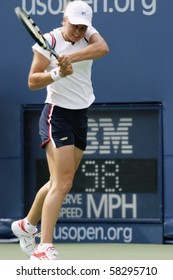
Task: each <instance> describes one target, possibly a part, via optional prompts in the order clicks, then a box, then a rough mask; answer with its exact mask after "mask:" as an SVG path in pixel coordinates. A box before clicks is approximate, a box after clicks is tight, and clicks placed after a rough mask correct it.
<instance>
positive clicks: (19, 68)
mask: <svg viewBox="0 0 173 280" xmlns="http://www.w3.org/2000/svg"><path fill="white" fill-rule="evenodd" d="M66 2H67V1H63V0H47V1H46V0H13V1H11V0H6V1H4V3H3V5H1V9H0V19H1V24H0V34H1V45H0V131H1V133H0V135H1V136H0V182H1V186H0V217H1V218H9V217H11V218H16V217H20V216H22V215H23V213H24V200H23V196H24V193H23V192H24V191H23V184H24V180H23V142H22V133H23V127H22V116H21V115H22V114H21V105H23V104H42V103H43V102H44V99H45V90H44V89H43V90H39V91H34V92H31V91H30V90H29V89H28V86H27V77H28V71H29V68H30V64H31V60H32V50H31V46H32V44H33V40H32V38H30V36H29V35H28V34H27V33H26V32H25V30H24V28H23V26H22V25H21V24H20V22H19V21H18V19H17V17H16V16H15V14H14V8H15V7H16V6H21V7H23V8H24V9H25V10H26V11H27V12H28V13H29V14H31V15H32V17H33V18H34V19H35V20H36V22H37V23H38V25H39V26H40V28H41V30H42V31H43V32H47V31H50V30H52V29H53V28H54V27H57V26H60V25H61V20H62V13H61V10H62V9H63V6H64V4H66ZM86 2H87V3H88V4H90V5H91V7H92V8H93V10H94V19H93V25H94V26H95V27H96V28H97V29H98V30H99V31H100V33H101V34H102V35H103V37H104V38H105V39H106V41H107V42H108V44H109V47H110V54H109V55H108V56H106V57H104V58H103V59H101V60H97V61H95V63H94V66H93V85H94V89H95V95H96V101H97V102H98V103H107V102H108V103H124V102H125V103H128V102H129V103H133V102H161V103H162V104H163V189H164V193H163V197H164V212H163V221H164V236H165V237H166V238H170V239H171V238H172V237H173V204H172V201H173V186H172V184H173V183H172V182H173V172H172V167H173V145H172V143H173V125H172V118H173V110H172V106H173V36H172V26H173V1H172V0H114V1H113V0H99V1H97V0H88V1H86Z"/></svg>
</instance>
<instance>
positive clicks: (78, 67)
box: [32, 27, 98, 109]
mask: <svg viewBox="0 0 173 280" xmlns="http://www.w3.org/2000/svg"><path fill="white" fill-rule="evenodd" d="M51 33H52V34H53V35H54V37H55V39H56V45H55V48H54V50H55V51H56V52H57V53H58V54H59V55H61V54H68V53H73V52H76V51H79V50H81V49H83V48H85V47H86V46H87V45H88V42H87V41H86V40H85V39H84V38H83V39H81V40H80V41H78V42H76V43H75V44H74V45H72V44H71V43H70V42H67V41H65V40H64V39H63V36H62V34H61V28H57V29H54V30H53V31H51ZM94 33H98V32H97V30H96V29H95V28H94V27H88V29H87V32H86V35H85V38H86V39H87V40H89V38H90V37H91V35H92V34H94ZM44 36H45V38H46V39H47V40H48V42H49V43H50V45H52V37H51V35H50V33H47V34H45V35H44ZM32 48H33V50H36V51H38V52H39V53H41V54H42V55H44V56H45V57H47V58H48V59H49V60H50V64H49V66H48V68H47V69H46V72H50V71H51V70H52V69H54V68H57V65H56V58H55V57H54V56H53V55H51V56H50V53H49V52H48V51H46V50H44V49H43V48H42V47H40V46H39V45H38V44H35V45H34V46H33V47H32ZM92 64H93V60H84V61H80V62H75V63H73V65H72V66H73V74H72V75H69V76H67V77H64V78H61V79H60V80H58V81H57V82H53V83H51V84H50V85H48V86H47V97H46V100H45V103H50V104H53V105H57V106H60V107H63V108H67V109H83V108H88V107H89V106H90V105H91V104H92V103H93V102H94V100H95V95H94V92H93V87H92V81H91V68H92Z"/></svg>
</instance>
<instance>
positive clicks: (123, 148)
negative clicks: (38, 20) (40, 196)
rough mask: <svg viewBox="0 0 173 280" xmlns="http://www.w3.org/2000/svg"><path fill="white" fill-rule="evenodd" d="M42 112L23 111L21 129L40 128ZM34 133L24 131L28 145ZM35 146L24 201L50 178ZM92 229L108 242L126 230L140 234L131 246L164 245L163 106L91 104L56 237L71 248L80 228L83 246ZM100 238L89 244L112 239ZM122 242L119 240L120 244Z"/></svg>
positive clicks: (157, 104) (33, 145)
mask: <svg viewBox="0 0 173 280" xmlns="http://www.w3.org/2000/svg"><path fill="white" fill-rule="evenodd" d="M40 110H41V108H32V110H29V111H28V110H27V108H25V109H24V112H25V114H24V115H25V118H24V119H25V122H27V124H25V125H29V126H30V128H31V127H33V125H31V123H30V122H32V123H33V122H34V123H35V121H36V119H37V122H38V118H39V115H40ZM32 133H34V131H33V132H31V131H30V132H29V134H28V133H27V130H26V133H25V141H30V140H29V139H30V138H31V135H32ZM26 134H27V135H26ZM33 136H34V135H33ZM33 136H32V137H33ZM34 137H35V136H34ZM39 142H40V139H39V138H38V146H37V149H38V151H37V150H35V149H36V145H37V141H35V143H33V141H32V143H30V144H28V145H27V146H30V149H31V150H30V151H29V150H28V149H26V153H30V154H32V155H33V158H32V159H31V160H30V161H28V162H25V164H26V165H27V170H28V169H29V170H30V172H29V173H30V174H33V175H32V176H31V175H30V178H34V179H33V182H31V179H29V178H26V180H25V182H28V183H27V184H30V186H28V188H27V189H30V192H32V195H31V193H30V194H29V195H27V197H30V198H32V199H33V197H34V196H35V193H36V191H37V190H36V189H33V187H32V186H31V183H32V185H33V186H37V187H38V188H39V187H41V185H42V184H44V183H45V182H46V180H47V179H48V178H49V174H48V171H47V170H48V169H47V163H46V160H45V155H44V153H43V154H40V153H41V152H40V148H39ZM26 158H27V157H26ZM26 176H27V175H26ZM32 196H33V197H32ZM32 199H31V200H32ZM30 203H31V201H30ZM28 207H29V206H28ZM96 225H97V226H98V227H99V228H100V229H101V228H102V229H103V230H106V232H109V230H110V229H112V235H111V236H114V235H115V234H114V231H115V228H116V227H118V229H122V232H124V230H127V228H126V226H127V225H128V229H131V230H133V231H135V232H137V231H138V230H139V232H141V230H142V232H143V233H142V234H141V233H139V234H138V235H137V237H136V238H135V240H134V238H131V242H142V243H145V242H146V241H147V240H148V241H149V240H152V239H153V238H154V241H155V242H156V243H160V242H162V106H161V104H159V103H149V104H147V103H145V104H143V103H142V104H137V103H133V104H94V105H93V106H91V108H90V109H89V114H88V135H87V149H86V151H85V153H84V157H83V159H82V161H81V164H80V166H79V168H78V170H77V173H76V176H75V179H74V183H73V187H72V190H71V192H70V193H69V194H67V196H66V198H65V200H64V202H63V205H62V208H61V212H60V216H59V222H58V223H57V228H56V229H55V236H57V235H58V236H59V237H57V239H58V240H61V239H62V240H64V241H66V242H67V241H69V242H71V241H74V239H73V238H72V237H70V236H69V232H70V231H71V230H72V232H73V234H74V235H75V234H76V238H77V236H78V235H77V233H75V232H76V231H75V230H77V229H78V228H79V229H80V228H81V227H82V230H83V231H82V232H84V231H85V234H84V233H83V234H84V235H85V238H84V239H83V241H84V242H87V241H88V237H87V230H88V228H89V231H93V232H94V233H95V232H96V228H95V227H96ZM129 225H130V227H129ZM57 231H58V232H59V234H57ZM155 231H156V232H157V234H155V233H154V232H155ZM60 232H61V234H60ZM63 233H64V236H66V238H65V239H63V237H62V236H63V235H62V234H63ZM153 233H154V235H153ZM78 234H79V235H80V233H79V232H78ZM60 236H61V237H60ZM103 236H104V238H103V240H102V239H101V237H100V238H98V239H97V238H95V237H93V239H92V240H93V242H103V241H105V240H107V241H108V240H109V242H113V241H112V238H108V237H107V235H106V238H105V234H103ZM116 236H117V233H116ZM134 236H135V234H134ZM141 238H142V239H141ZM55 240H56V238H55ZM62 240H61V241H62ZM123 240H124V239H123ZM123 240H122V238H120V239H119V242H124V241H123ZM114 241H115V240H114ZM117 242H118V241H117Z"/></svg>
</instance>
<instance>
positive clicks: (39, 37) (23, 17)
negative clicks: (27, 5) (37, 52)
mask: <svg viewBox="0 0 173 280" xmlns="http://www.w3.org/2000/svg"><path fill="white" fill-rule="evenodd" d="M15 13H16V15H17V17H18V18H19V19H20V21H21V22H22V23H23V25H24V26H25V28H26V30H27V31H28V32H29V34H30V35H31V36H32V38H33V39H34V40H35V41H36V42H37V43H38V44H39V45H40V46H41V47H42V48H43V49H45V50H47V51H49V52H50V53H51V54H52V55H54V56H55V57H56V58H58V57H59V56H58V54H57V53H56V52H55V51H54V50H53V49H52V47H51V45H50V44H49V43H48V41H47V40H46V39H45V38H44V36H43V34H42V32H41V31H40V29H39V27H38V26H37V25H36V23H35V22H34V21H33V19H32V18H31V17H30V16H28V15H27V13H26V12H25V11H24V10H23V9H22V8H20V7H16V8H15Z"/></svg>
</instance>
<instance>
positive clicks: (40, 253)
mask: <svg viewBox="0 0 173 280" xmlns="http://www.w3.org/2000/svg"><path fill="white" fill-rule="evenodd" d="M42 247H43V248H42ZM58 255H59V254H58V252H57V251H56V249H55V247H54V246H48V247H47V248H45V247H44V246H40V245H39V246H38V247H37V248H36V249H35V251H34V253H33V254H32V256H31V257H30V260H58Z"/></svg>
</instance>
